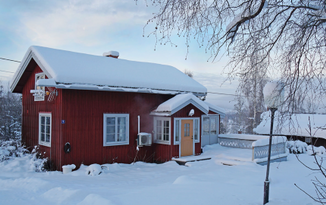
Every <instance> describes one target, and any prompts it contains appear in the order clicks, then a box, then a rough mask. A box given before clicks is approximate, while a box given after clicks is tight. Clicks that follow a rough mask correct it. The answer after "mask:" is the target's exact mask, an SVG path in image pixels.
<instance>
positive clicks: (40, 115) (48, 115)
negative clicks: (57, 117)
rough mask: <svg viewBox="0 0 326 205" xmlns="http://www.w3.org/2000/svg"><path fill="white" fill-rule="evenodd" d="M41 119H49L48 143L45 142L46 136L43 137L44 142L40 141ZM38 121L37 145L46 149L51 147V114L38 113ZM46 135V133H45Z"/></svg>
mask: <svg viewBox="0 0 326 205" xmlns="http://www.w3.org/2000/svg"><path fill="white" fill-rule="evenodd" d="M42 117H45V118H46V117H50V133H49V135H50V141H49V142H46V136H45V138H44V141H42V140H41V118H42ZM38 121H39V123H38V133H39V134H38V143H39V144H40V145H43V146H46V147H51V139H52V114H51V113H41V112H40V113H39V118H38ZM45 130H46V128H45ZM45 133H46V131H45ZM46 134H47V133H46Z"/></svg>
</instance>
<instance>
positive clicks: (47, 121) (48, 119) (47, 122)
mask: <svg viewBox="0 0 326 205" xmlns="http://www.w3.org/2000/svg"><path fill="white" fill-rule="evenodd" d="M46 124H47V125H49V124H50V117H46Z"/></svg>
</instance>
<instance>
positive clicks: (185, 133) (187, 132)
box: [184, 123, 190, 137]
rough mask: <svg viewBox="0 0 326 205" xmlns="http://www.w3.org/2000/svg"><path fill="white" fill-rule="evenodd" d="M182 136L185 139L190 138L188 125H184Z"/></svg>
mask: <svg viewBox="0 0 326 205" xmlns="http://www.w3.org/2000/svg"><path fill="white" fill-rule="evenodd" d="M184 135H185V137H189V136H190V124H189V123H186V124H184Z"/></svg>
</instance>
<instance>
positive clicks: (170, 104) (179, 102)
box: [151, 93, 209, 116]
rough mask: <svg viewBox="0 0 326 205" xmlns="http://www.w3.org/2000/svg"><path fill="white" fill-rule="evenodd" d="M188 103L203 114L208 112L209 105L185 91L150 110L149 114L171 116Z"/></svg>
mask: <svg viewBox="0 0 326 205" xmlns="http://www.w3.org/2000/svg"><path fill="white" fill-rule="evenodd" d="M189 104H192V105H194V106H195V107H196V108H198V109H199V110H200V111H202V112H203V113H205V114H208V112H209V107H208V105H207V104H206V103H205V102H203V101H202V100H200V99H198V97H196V96H195V95H194V94H192V93H185V94H179V95H176V96H174V97H173V98H171V99H169V100H167V101H165V102H163V103H162V104H160V105H159V106H158V107H157V108H156V109H155V110H154V111H152V112H151V115H160V116H171V115H173V114H174V113H176V112H178V111H179V110H181V109H182V108H184V107H186V106H187V105H189Z"/></svg>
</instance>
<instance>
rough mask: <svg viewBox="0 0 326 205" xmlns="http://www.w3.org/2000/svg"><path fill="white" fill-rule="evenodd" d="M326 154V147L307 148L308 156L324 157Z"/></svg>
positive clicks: (310, 146)
mask: <svg viewBox="0 0 326 205" xmlns="http://www.w3.org/2000/svg"><path fill="white" fill-rule="evenodd" d="M325 153H326V150H325V147H323V146H320V147H315V146H312V145H309V146H308V148H307V154H310V155H315V154H317V155H322V154H325Z"/></svg>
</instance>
